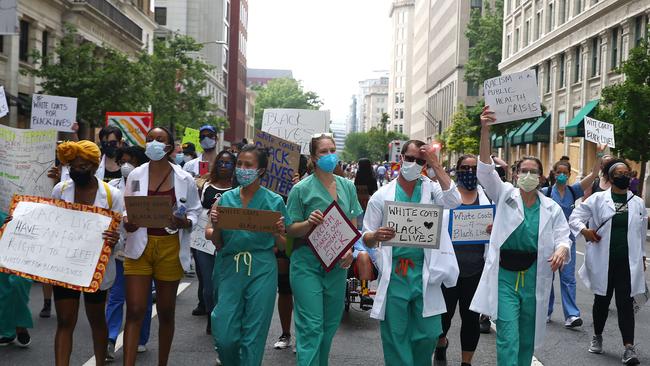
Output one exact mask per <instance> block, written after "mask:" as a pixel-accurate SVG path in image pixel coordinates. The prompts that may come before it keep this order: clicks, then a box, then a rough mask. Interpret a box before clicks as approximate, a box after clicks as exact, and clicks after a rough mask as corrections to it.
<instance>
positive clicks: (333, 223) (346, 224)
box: [307, 201, 361, 272]
mask: <svg viewBox="0 0 650 366" xmlns="http://www.w3.org/2000/svg"><path fill="white" fill-rule="evenodd" d="M323 216H324V218H323V223H322V224H320V225H318V226H315V227H314V228H312V230H311V231H310V232H309V233H308V234H307V241H308V242H309V244H310V246H311V249H312V250H313V251H314V253H315V254H316V257H318V259H319V260H320V262H321V264H322V265H323V267H324V268H325V270H326V271H327V272H329V271H330V270H331V269H332V267H334V266H335V265H336V263H337V262H338V260H339V259H340V258H341V257H342V256H343V255H344V254H345V252H346V251H347V250H348V249H350V248H351V247H352V245H354V243H355V242H356V241H357V240H359V238H360V237H361V233H359V231H358V230H357V228H356V227H355V226H354V225H352V222H350V220H349V219H348V218H347V217H346V216H345V214H344V213H343V211H342V210H341V207H340V206H339V205H338V204H337V203H336V201H334V202H332V204H331V205H330V206H329V207H328V208H327V210H325V212H324V213H323Z"/></svg>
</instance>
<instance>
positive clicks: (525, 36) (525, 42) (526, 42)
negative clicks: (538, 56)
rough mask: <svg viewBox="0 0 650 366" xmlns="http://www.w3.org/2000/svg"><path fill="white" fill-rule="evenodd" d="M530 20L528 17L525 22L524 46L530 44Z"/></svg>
mask: <svg viewBox="0 0 650 366" xmlns="http://www.w3.org/2000/svg"><path fill="white" fill-rule="evenodd" d="M529 37H530V20H529V19H526V22H525V23H524V47H526V46H528V40H529V39H530V38H529Z"/></svg>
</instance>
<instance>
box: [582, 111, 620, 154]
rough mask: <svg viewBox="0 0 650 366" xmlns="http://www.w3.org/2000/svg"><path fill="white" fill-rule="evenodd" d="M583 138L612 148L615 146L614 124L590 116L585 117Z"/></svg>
mask: <svg viewBox="0 0 650 366" xmlns="http://www.w3.org/2000/svg"><path fill="white" fill-rule="evenodd" d="M585 140H587V141H591V142H595V143H597V144H604V145H607V146H609V147H611V148H612V149H614V148H616V143H615V142H614V125H613V124H611V123H607V122H603V121H599V120H597V119H593V118H591V117H585Z"/></svg>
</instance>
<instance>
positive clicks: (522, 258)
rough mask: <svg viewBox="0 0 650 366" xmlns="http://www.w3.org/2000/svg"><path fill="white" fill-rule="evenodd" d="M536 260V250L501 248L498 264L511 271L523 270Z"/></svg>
mask: <svg viewBox="0 0 650 366" xmlns="http://www.w3.org/2000/svg"><path fill="white" fill-rule="evenodd" d="M536 260H537V252H524V251H521V250H512V249H501V254H500V257H499V266H500V267H501V268H503V269H506V270H508V271H513V272H519V271H525V270H527V269H528V268H530V266H532V265H533V263H535V261H536Z"/></svg>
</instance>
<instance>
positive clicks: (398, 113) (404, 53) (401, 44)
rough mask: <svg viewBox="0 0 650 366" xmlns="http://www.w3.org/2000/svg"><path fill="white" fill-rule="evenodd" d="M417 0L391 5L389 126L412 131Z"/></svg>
mask: <svg viewBox="0 0 650 366" xmlns="http://www.w3.org/2000/svg"><path fill="white" fill-rule="evenodd" d="M414 10H415V1H414V0H395V1H394V2H393V4H392V5H391V10H390V19H391V23H392V43H391V66H390V75H389V79H388V96H389V98H388V114H389V115H390V125H389V126H388V128H389V129H391V130H393V131H395V132H400V133H405V134H406V135H409V133H410V124H411V94H412V90H411V86H412V78H413V40H414V39H413V38H414V34H413V26H414V24H413V20H414Z"/></svg>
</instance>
